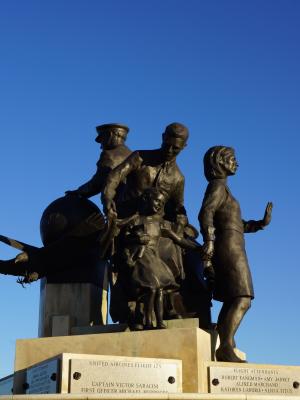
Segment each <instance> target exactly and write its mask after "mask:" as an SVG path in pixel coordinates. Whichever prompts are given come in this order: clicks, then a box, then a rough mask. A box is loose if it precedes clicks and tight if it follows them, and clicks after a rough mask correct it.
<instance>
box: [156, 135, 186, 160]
mask: <svg viewBox="0 0 300 400" xmlns="http://www.w3.org/2000/svg"><path fill="white" fill-rule="evenodd" d="M185 146H186V143H185V141H184V140H182V139H179V138H174V137H170V136H167V135H165V134H164V135H163V142H162V145H161V150H162V154H163V157H164V159H165V161H171V160H173V159H174V158H176V157H177V156H178V154H179V153H180V152H181V150H183V149H184V148H185Z"/></svg>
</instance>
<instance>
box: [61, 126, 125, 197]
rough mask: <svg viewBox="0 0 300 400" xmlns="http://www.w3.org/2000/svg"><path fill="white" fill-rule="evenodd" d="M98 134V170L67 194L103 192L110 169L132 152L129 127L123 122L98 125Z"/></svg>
mask: <svg viewBox="0 0 300 400" xmlns="http://www.w3.org/2000/svg"><path fill="white" fill-rule="evenodd" d="M96 130H97V133H98V136H97V137H96V139H95V141H96V142H97V143H99V144H101V148H102V152H101V155H100V158H99V160H98V162H97V171H96V173H95V174H94V175H93V177H92V178H91V179H90V180H89V181H88V182H86V183H84V184H83V185H81V186H79V188H78V189H76V190H69V191H67V192H66V194H75V195H80V196H81V197H84V198H89V197H92V196H94V195H96V194H99V193H102V192H103V190H104V188H105V185H106V179H107V176H108V174H109V172H110V171H112V170H113V169H114V168H115V167H117V166H118V165H119V164H121V162H122V161H124V160H125V159H126V158H127V157H128V156H129V155H130V154H131V150H129V148H128V147H127V146H126V145H125V141H126V139H127V134H128V132H129V128H128V127H127V126H126V125H122V124H116V123H111V124H103V125H99V126H97V127H96ZM122 187H123V186H122V185H120V187H119V189H118V193H117V196H116V201H118V199H119V194H120V196H121V193H122Z"/></svg>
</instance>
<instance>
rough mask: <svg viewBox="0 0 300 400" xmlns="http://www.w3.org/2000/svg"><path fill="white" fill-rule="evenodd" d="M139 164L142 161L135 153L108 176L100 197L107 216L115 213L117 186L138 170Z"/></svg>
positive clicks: (137, 153)
mask: <svg viewBox="0 0 300 400" xmlns="http://www.w3.org/2000/svg"><path fill="white" fill-rule="evenodd" d="M141 164H142V159H141V157H140V155H139V152H138V151H135V152H133V153H132V154H131V155H130V156H129V157H128V158H126V160H125V161H123V162H122V163H121V164H120V165H118V166H117V167H116V168H115V169H113V170H112V171H111V172H110V173H109V174H108V177H107V181H106V186H105V188H104V191H103V197H102V201H103V204H104V208H105V209H106V212H107V213H108V214H109V213H110V212H112V211H115V205H114V197H115V195H116V190H117V188H118V186H119V185H120V183H121V182H122V181H123V180H124V179H125V178H126V177H127V175H128V174H130V172H131V171H134V170H135V169H137V168H139V167H140V165H141Z"/></svg>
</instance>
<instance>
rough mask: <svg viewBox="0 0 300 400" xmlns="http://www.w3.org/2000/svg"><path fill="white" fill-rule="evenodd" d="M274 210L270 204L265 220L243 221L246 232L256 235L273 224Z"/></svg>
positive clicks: (266, 210) (267, 207)
mask: <svg viewBox="0 0 300 400" xmlns="http://www.w3.org/2000/svg"><path fill="white" fill-rule="evenodd" d="M272 210H273V203H272V202H268V203H267V206H266V209H265V214H264V217H263V219H260V220H258V221H255V220H249V221H243V224H244V232H245V233H255V232H257V231H259V230H261V229H264V228H265V227H266V226H267V225H269V223H270V222H271V219H272Z"/></svg>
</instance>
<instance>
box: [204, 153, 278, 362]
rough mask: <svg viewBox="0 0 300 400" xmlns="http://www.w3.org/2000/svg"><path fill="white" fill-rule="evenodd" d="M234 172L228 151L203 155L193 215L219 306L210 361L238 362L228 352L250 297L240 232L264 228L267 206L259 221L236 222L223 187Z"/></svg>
mask: <svg viewBox="0 0 300 400" xmlns="http://www.w3.org/2000/svg"><path fill="white" fill-rule="evenodd" d="M237 168H238V164H237V161H236V158H235V153H234V149H232V148H230V147H225V146H215V147H212V148H210V149H209V150H208V151H207V152H206V154H205V156H204V173H205V177H206V179H207V180H208V182H209V183H208V186H207V189H206V192H205V196H204V199H203V203H202V207H201V210H200V213H199V222H200V227H201V233H202V236H203V240H204V246H203V253H204V258H205V259H206V260H208V261H210V262H209V263H207V264H208V265H209V266H210V267H209V268H212V269H213V273H214V288H213V298H214V299H215V300H218V301H221V302H223V306H222V308H221V311H220V314H219V317H218V322H217V329H218V333H219V337H220V346H219V348H218V349H217V351H216V358H217V360H218V361H229V362H242V360H241V359H240V358H239V357H238V356H237V355H236V354H235V352H234V348H235V341H234V335H235V333H236V331H237V329H238V327H239V325H240V323H241V321H242V319H243V317H244V315H245V313H246V312H247V311H248V309H249V308H250V305H251V300H252V299H253V298H254V291H253V284H252V278H251V273H250V269H249V265H248V260H247V255H246V251H245V241H244V233H249V232H257V231H258V230H260V229H263V228H264V227H265V226H266V225H268V224H269V223H270V221H271V214H272V208H273V205H272V203H268V204H267V207H266V210H265V215H264V218H263V219H262V220H259V221H253V220H251V221H244V220H242V217H241V211H240V206H239V203H238V202H237V200H236V199H235V198H234V197H233V195H232V194H231V192H230V190H229V188H228V185H227V177H228V176H230V175H235V173H236V171H237ZM211 273H212V271H210V274H209V275H210V277H211Z"/></svg>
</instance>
